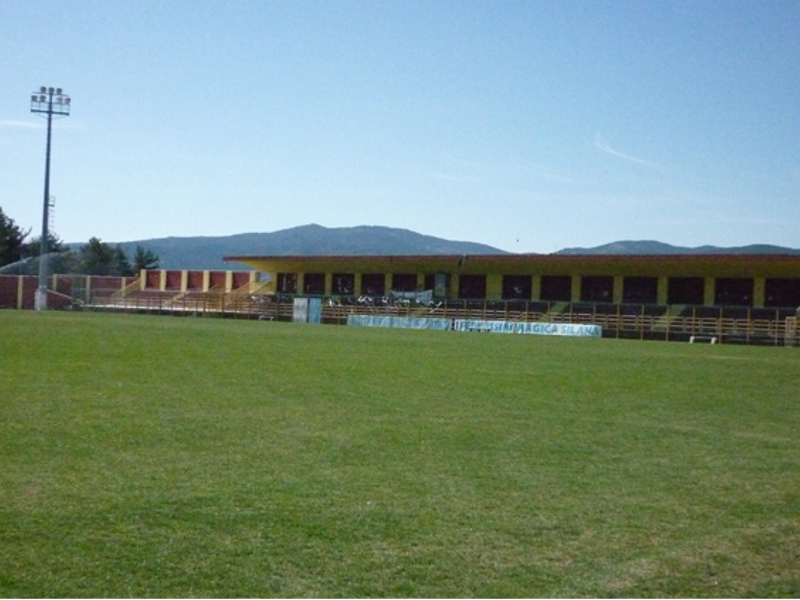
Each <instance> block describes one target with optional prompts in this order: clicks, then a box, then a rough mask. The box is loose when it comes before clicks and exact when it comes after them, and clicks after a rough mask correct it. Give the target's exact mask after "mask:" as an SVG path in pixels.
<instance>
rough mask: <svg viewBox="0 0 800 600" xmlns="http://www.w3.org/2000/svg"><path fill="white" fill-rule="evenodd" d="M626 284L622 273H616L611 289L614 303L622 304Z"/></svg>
mask: <svg viewBox="0 0 800 600" xmlns="http://www.w3.org/2000/svg"><path fill="white" fill-rule="evenodd" d="M624 285H625V278H624V277H623V276H622V275H614V286H613V287H612V289H611V300H612V302H614V304H622V289H623V286H624Z"/></svg>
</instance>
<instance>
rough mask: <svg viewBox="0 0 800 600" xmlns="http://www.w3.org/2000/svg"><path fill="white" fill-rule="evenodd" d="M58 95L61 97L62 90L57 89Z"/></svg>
mask: <svg viewBox="0 0 800 600" xmlns="http://www.w3.org/2000/svg"><path fill="white" fill-rule="evenodd" d="M56 94H58V95H59V96H60V95H61V88H56Z"/></svg>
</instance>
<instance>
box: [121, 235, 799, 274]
mask: <svg viewBox="0 0 800 600" xmlns="http://www.w3.org/2000/svg"><path fill="white" fill-rule="evenodd" d="M114 244H116V242H114ZM119 244H120V246H122V248H123V249H124V250H125V252H126V253H127V254H128V255H129V256H132V255H133V252H134V251H135V249H136V246H143V247H145V248H147V249H149V250H152V251H153V252H155V253H156V254H157V255H158V256H159V258H160V267H161V268H163V269H192V270H206V269H207V270H216V269H220V270H224V269H245V268H246V267H245V266H244V265H241V264H239V263H227V262H225V261H223V260H222V257H223V256H259V255H283V256H287V255H297V256H309V255H366V254H377V255H401V256H402V255H412V254H416V255H427V254H507V253H506V252H505V251H503V250H500V249H498V248H494V247H492V246H487V245H485V244H478V243H474V242H462V241H451V240H446V239H442V238H438V237H433V236H430V235H422V234H420V233H415V232H413V231H409V230H407V229H396V228H391V227H380V226H366V225H365V226H358V227H339V228H327V227H322V226H321V225H313V224H312V225H303V226H300V227H293V228H291V229H283V230H280V231H274V232H271V233H242V234H237V235H229V236H220V237H168V238H158V239H148V240H135V241H127V242H119ZM556 254H564V255H575V254H594V255H597V254H616V255H624V254H645V255H648V254H649V255H660V254H795V255H797V254H800V249H793V248H785V247H781V246H771V245H766V244H756V245H750V246H739V247H735V248H721V247H717V246H698V247H695V248H689V247H681V246H672V245H670V244H665V243H662V242H656V241H620V242H613V243H611V244H604V245H602V246H596V247H592V248H565V249H563V250H559V251H558V252H556Z"/></svg>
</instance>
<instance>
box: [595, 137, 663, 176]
mask: <svg viewBox="0 0 800 600" xmlns="http://www.w3.org/2000/svg"><path fill="white" fill-rule="evenodd" d="M594 147H595V148H597V149H598V150H600V151H601V152H605V153H606V154H610V155H611V156H616V157H617V158H621V159H623V160H627V161H630V162H634V163H636V164H637V165H643V166H645V167H654V168H657V169H660V168H661V165H659V164H658V163H655V162H652V161H649V160H644V159H643V158H639V157H637V156H633V155H631V154H625V153H624V152H620V151H619V150H616V149H614V148H612V147H611V146H609V145H608V144H607V143H606V141H605V140H604V139H603V137H602V136H601V135H600V132H599V131H598V132H597V133H595V134H594Z"/></svg>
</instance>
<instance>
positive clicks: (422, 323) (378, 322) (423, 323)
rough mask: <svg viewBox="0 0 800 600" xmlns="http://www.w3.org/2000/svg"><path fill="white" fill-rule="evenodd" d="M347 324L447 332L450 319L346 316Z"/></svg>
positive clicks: (450, 323) (450, 322)
mask: <svg viewBox="0 0 800 600" xmlns="http://www.w3.org/2000/svg"><path fill="white" fill-rule="evenodd" d="M347 324H348V325H356V326H360V327H394V328H399V329H440V330H445V331H447V330H449V329H450V326H451V325H452V321H451V320H450V319H424V318H418V317H381V316H375V315H347Z"/></svg>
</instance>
